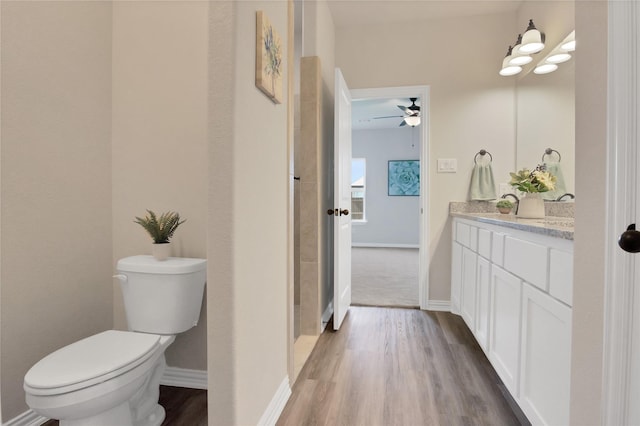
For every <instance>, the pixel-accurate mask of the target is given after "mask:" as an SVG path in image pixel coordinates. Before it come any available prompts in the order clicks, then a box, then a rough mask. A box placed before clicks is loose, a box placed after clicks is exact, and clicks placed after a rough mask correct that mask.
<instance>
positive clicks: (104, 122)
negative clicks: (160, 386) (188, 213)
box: [0, 1, 113, 422]
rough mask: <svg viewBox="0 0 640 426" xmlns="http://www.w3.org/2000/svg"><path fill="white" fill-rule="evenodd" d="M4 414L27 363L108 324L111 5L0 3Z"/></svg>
mask: <svg viewBox="0 0 640 426" xmlns="http://www.w3.org/2000/svg"><path fill="white" fill-rule="evenodd" d="M0 7H1V8H2V24H1V31H2V69H1V71H2V117H1V120H0V121H1V134H2V151H1V153H0V159H1V163H2V166H1V170H2V178H1V182H2V187H1V193H2V210H1V215H2V230H1V232H2V233H1V234H0V245H1V248H2V259H1V263H2V276H1V277H0V283H1V288H0V291H1V292H2V307H1V311H2V318H1V319H0V324H1V329H0V331H1V334H2V353H1V354H0V356H1V364H0V370H1V375H2V401H1V404H2V414H3V418H2V421H3V422H5V421H8V420H9V419H12V418H14V417H15V416H17V415H19V414H21V413H22V412H24V411H25V410H27V405H26V403H25V400H24V391H23V388H22V383H23V378H24V375H25V373H26V372H27V370H28V369H29V368H30V367H31V366H32V365H33V364H34V363H36V362H37V361H38V360H39V359H41V358H42V357H44V356H45V355H47V354H49V353H51V352H53V351H54V350H56V349H58V348H60V347H62V346H65V345H67V344H70V343H72V342H74V341H77V340H79V339H81V338H83V337H87V336H89V335H91V334H94V333H97V332H100V331H103V330H106V329H109V328H111V326H112V319H113V305H112V297H111V296H112V290H111V282H112V279H111V276H112V275H113V270H112V265H111V252H112V245H111V147H110V137H111V3H110V2H66V1H52V2H23V1H15V2H13V1H2V2H1V4H0Z"/></svg>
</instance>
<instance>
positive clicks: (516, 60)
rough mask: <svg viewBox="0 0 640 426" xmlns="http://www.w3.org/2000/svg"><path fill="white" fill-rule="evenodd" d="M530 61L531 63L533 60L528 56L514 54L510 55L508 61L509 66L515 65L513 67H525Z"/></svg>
mask: <svg viewBox="0 0 640 426" xmlns="http://www.w3.org/2000/svg"><path fill="white" fill-rule="evenodd" d="M531 61H533V58H532V57H531V56H529V55H520V54H515V55H511V59H510V60H509V65H515V66H520V65H526V64H528V63H529V62H531Z"/></svg>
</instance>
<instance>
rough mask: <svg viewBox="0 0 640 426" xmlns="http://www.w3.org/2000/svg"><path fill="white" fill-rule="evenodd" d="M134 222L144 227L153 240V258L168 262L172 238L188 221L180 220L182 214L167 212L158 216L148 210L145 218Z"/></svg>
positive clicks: (138, 218)
mask: <svg viewBox="0 0 640 426" xmlns="http://www.w3.org/2000/svg"><path fill="white" fill-rule="evenodd" d="M134 222H135V223H137V224H139V225H140V226H142V227H143V228H144V229H145V230H146V231H147V232H148V233H149V235H150V236H151V238H152V239H153V246H152V253H153V257H155V258H156V259H158V260H166V259H167V258H168V257H169V252H170V249H171V246H170V240H171V237H173V234H174V233H175V232H176V229H178V226H180V225H182V224H183V223H184V222H186V221H185V220H180V214H179V213H176V212H165V213H162V214H161V215H160V216H157V215H156V214H155V213H154V212H153V211H151V210H147V215H146V216H145V217H138V216H136V220H134Z"/></svg>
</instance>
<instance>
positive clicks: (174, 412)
mask: <svg viewBox="0 0 640 426" xmlns="http://www.w3.org/2000/svg"><path fill="white" fill-rule="evenodd" d="M159 402H160V405H162V406H163V407H164V409H165V412H166V417H165V419H164V421H163V422H162V426H187V425H188V426H206V425H207V391H206V390H200V389H189V388H177V387H172V386H160V399H159ZM44 426H58V421H57V420H49V421H47V422H46V423H44ZM114 426H115V425H114Z"/></svg>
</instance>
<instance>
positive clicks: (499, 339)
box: [489, 265, 522, 399]
mask: <svg viewBox="0 0 640 426" xmlns="http://www.w3.org/2000/svg"><path fill="white" fill-rule="evenodd" d="M521 288H522V283H521V281H520V279H519V278H518V277H516V276H515V275H511V274H510V273H508V272H506V271H505V270H503V269H501V268H499V267H497V266H495V265H494V266H493V267H492V268H491V302H490V303H491V311H490V312H491V315H490V320H489V360H490V361H491V363H492V364H493V367H494V368H495V369H496V372H497V373H498V375H499V376H500V378H501V379H502V381H503V382H504V384H505V386H506V387H507V389H509V392H511V395H512V396H513V397H514V398H516V399H517V398H518V371H519V369H520V312H521V310H520V302H521V300H520V295H521V292H522V289H521Z"/></svg>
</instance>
